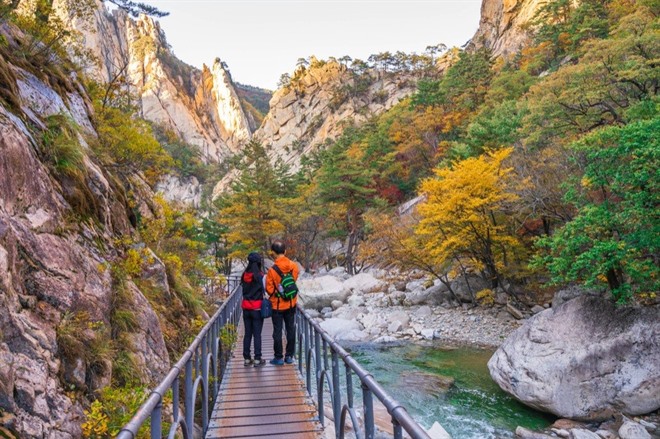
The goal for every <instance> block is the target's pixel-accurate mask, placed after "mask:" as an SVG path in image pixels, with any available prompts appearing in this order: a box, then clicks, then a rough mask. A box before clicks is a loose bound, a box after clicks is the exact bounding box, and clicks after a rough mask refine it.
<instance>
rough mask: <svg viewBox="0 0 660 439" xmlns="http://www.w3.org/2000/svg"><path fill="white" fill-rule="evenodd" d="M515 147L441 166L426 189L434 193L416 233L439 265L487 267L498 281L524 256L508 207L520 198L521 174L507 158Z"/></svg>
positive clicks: (489, 277)
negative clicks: (506, 162) (517, 176)
mask: <svg viewBox="0 0 660 439" xmlns="http://www.w3.org/2000/svg"><path fill="white" fill-rule="evenodd" d="M511 151H512V149H511V148H505V149H501V150H498V151H492V152H489V153H487V154H485V155H483V156H480V157H477V158H469V159H466V160H463V161H460V162H457V163H454V164H453V166H452V167H450V168H440V169H437V170H436V178H430V179H427V180H425V181H424V182H423V183H422V186H421V192H422V193H423V194H426V196H427V197H428V199H427V201H426V202H425V203H423V204H421V205H420V206H419V213H420V215H421V220H420V222H419V225H418V227H417V228H416V233H417V234H418V235H420V236H422V237H423V238H424V241H425V245H424V248H425V250H426V252H427V254H428V255H429V257H430V258H432V259H433V261H434V262H435V264H436V265H438V266H443V265H444V264H447V263H449V262H450V261H453V263H454V265H455V266H456V267H457V268H460V269H461V270H464V271H465V270H466V269H468V268H469V269H473V270H477V271H478V272H481V273H483V275H484V277H485V278H486V279H487V280H488V281H489V282H490V283H491V285H492V286H493V287H497V286H501V285H502V280H503V278H504V277H505V276H506V275H510V274H511V273H512V269H513V268H514V265H515V263H516V262H518V261H520V259H521V257H522V254H523V253H524V248H523V246H522V244H521V242H520V240H519V239H518V238H517V237H516V236H515V235H514V234H513V233H512V230H510V228H509V224H508V223H507V218H506V213H507V212H508V210H509V206H510V205H511V203H513V202H515V201H516V200H517V198H518V197H517V195H516V194H515V186H516V182H515V180H514V179H515V176H514V175H513V173H512V171H513V170H512V168H510V167H505V166H504V164H503V162H504V160H505V159H507V158H508V157H509V156H510V154H511Z"/></svg>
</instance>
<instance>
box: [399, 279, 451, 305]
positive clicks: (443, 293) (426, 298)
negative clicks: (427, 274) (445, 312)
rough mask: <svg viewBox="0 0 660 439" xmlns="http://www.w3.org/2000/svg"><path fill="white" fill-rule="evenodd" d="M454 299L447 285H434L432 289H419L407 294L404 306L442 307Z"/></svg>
mask: <svg viewBox="0 0 660 439" xmlns="http://www.w3.org/2000/svg"><path fill="white" fill-rule="evenodd" d="M451 299H452V295H451V293H450V292H449V288H447V286H446V285H443V284H440V285H434V286H432V287H431V288H427V289H423V288H417V289H416V290H414V291H411V292H409V293H407V294H406V298H405V301H404V304H405V305H407V306H411V305H440V304H441V303H444V302H447V301H448V300H451Z"/></svg>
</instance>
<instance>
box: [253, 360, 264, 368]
mask: <svg viewBox="0 0 660 439" xmlns="http://www.w3.org/2000/svg"><path fill="white" fill-rule="evenodd" d="M264 364H266V360H254V367H259V366H263V365H264Z"/></svg>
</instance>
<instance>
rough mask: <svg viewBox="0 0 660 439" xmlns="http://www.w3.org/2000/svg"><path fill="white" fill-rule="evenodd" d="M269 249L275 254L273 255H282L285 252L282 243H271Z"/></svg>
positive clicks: (278, 241) (284, 246)
mask: <svg viewBox="0 0 660 439" xmlns="http://www.w3.org/2000/svg"><path fill="white" fill-rule="evenodd" d="M270 249H271V250H272V251H273V252H275V254H278V255H283V254H284V252H285V251H286V245H284V243H283V242H282V241H280V240H277V241H273V243H272V244H271V245H270Z"/></svg>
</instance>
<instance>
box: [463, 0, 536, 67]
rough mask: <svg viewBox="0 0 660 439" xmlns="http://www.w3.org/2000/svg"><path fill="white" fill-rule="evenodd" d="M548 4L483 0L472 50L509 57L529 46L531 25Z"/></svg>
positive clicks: (470, 45)
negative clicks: (478, 49)
mask: <svg viewBox="0 0 660 439" xmlns="http://www.w3.org/2000/svg"><path fill="white" fill-rule="evenodd" d="M546 3H548V0H483V3H482V4H481V20H480V22H479V29H478V30H477V32H476V33H475V34H474V37H472V39H471V40H470V42H469V43H468V50H469V49H477V48H480V47H487V48H489V49H490V50H492V51H493V55H494V56H504V57H506V56H509V55H513V54H515V53H516V52H518V51H519V50H520V49H521V48H523V47H524V46H525V44H527V43H529V40H530V33H529V31H528V29H529V23H530V22H531V21H532V20H533V19H534V16H535V15H536V13H537V11H538V10H539V8H540V7H541V6H543V5H544V4H546Z"/></svg>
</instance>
